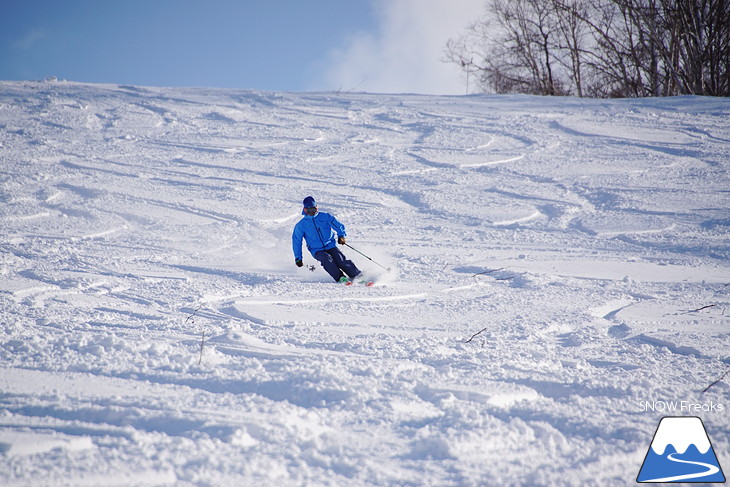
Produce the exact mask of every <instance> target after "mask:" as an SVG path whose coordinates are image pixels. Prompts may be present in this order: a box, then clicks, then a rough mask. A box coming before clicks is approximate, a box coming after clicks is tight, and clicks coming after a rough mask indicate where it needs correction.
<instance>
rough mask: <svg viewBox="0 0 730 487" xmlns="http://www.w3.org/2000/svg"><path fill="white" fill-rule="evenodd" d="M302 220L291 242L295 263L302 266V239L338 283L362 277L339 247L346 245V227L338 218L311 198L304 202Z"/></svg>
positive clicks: (295, 229) (296, 226) (296, 227)
mask: <svg viewBox="0 0 730 487" xmlns="http://www.w3.org/2000/svg"><path fill="white" fill-rule="evenodd" d="M302 204H303V205H304V209H303V210H302V215H304V216H303V217H302V219H301V220H299V222H298V223H297V224H296V225H295V226H294V231H293V232H292V236H291V242H292V249H293V250H294V262H295V263H296V265H297V267H302V266H303V265H304V262H302V239H305V240H306V241H307V249H308V250H309V252H310V253H311V254H312V256H313V257H314V258H315V259H317V260H318V261H319V262H320V263H321V264H322V267H324V270H326V271H327V273H328V274H329V275H330V276H332V279H334V280H335V281H337V282H350V281H351V280H353V279H355V278H356V277H358V276H359V275H361V274H362V272H361V271H360V269H358V268H357V266H356V265H355V264H354V262H352V261H351V260H348V259H347V258H346V257H345V254H343V253H342V251H340V249H339V248H338V247H337V244H340V245H345V242H346V241H345V237H346V236H347V233H346V232H345V225H343V224H342V223H341V222H340V221H339V220H337V218H335V217H334V216H332V215H330V214H329V213H325V212H322V211H319V210H318V209H317V202H316V201H315V199H314V198H313V197H312V196H307V197H306V198H304V201H302Z"/></svg>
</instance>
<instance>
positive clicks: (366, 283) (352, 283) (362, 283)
mask: <svg viewBox="0 0 730 487" xmlns="http://www.w3.org/2000/svg"><path fill="white" fill-rule="evenodd" d="M374 284H375V283H374V282H373V281H366V280H362V281H360V280H358V281H347V282H345V286H355V285H359V286H366V287H372V286H373V285H374Z"/></svg>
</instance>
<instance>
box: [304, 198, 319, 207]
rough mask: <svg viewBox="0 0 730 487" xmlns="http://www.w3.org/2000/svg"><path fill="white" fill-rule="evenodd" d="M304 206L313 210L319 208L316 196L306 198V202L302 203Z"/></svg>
mask: <svg viewBox="0 0 730 487" xmlns="http://www.w3.org/2000/svg"><path fill="white" fill-rule="evenodd" d="M302 204H303V205H304V207H305V208H313V207H315V206H317V201H315V199H314V196H307V197H306V198H304V201H302Z"/></svg>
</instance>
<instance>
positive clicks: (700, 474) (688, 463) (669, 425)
mask: <svg viewBox="0 0 730 487" xmlns="http://www.w3.org/2000/svg"><path fill="white" fill-rule="evenodd" d="M636 481H637V482H640V483H660V482H690V483H692V482H702V483H723V482H725V475H724V474H723V472H722V468H721V467H720V463H719V462H718V461H717V456H716V455H715V450H714V449H713V448H712V444H711V443H710V437H709V436H708V435H707V430H705V425H704V423H702V420H701V419H700V418H698V417H695V416H667V417H664V418H662V419H661V421H659V426H658V427H657V430H656V432H655V433H654V438H653V439H652V440H651V445H650V446H649V450H648V451H647V452H646V457H645V458H644V463H643V464H642V465H641V470H640V471H639V476H638V477H637V478H636Z"/></svg>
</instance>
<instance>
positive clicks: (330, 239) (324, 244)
mask: <svg viewBox="0 0 730 487" xmlns="http://www.w3.org/2000/svg"><path fill="white" fill-rule="evenodd" d="M346 236H347V234H346V233H345V225H343V224H342V223H340V221H339V220H337V218H335V217H334V216H332V215H330V214H329V213H323V212H318V213H316V214H315V215H314V216H310V215H306V214H305V215H304V218H302V219H301V220H299V222H298V223H297V224H296V225H295V226H294V231H293V232H292V235H291V244H292V250H294V260H302V239H305V240H306V241H307V249H308V250H309V252H310V253H311V254H312V255H314V254H316V253H317V252H319V251H320V250H329V249H333V248H335V247H337V237H346Z"/></svg>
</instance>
